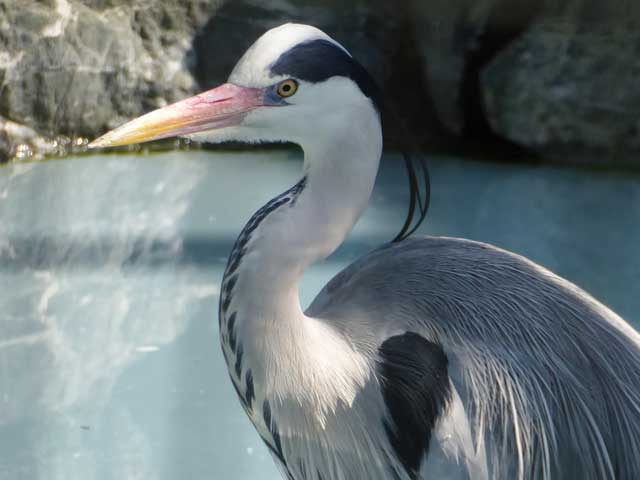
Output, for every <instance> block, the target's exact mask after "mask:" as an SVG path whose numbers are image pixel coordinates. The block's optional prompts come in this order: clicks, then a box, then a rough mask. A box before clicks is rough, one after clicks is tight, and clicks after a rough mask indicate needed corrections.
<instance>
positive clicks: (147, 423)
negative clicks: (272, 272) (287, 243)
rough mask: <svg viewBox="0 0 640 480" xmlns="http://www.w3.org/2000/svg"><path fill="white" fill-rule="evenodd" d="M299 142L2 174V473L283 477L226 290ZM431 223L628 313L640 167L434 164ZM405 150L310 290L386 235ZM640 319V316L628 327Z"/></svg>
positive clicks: (290, 170)
mask: <svg viewBox="0 0 640 480" xmlns="http://www.w3.org/2000/svg"><path fill="white" fill-rule="evenodd" d="M297 156H298V154H297V153H296V152H295V151H286V150H285V151H269V152H267V153H260V152H253V153H239V152H225V153H216V154H213V153H207V152H182V153H165V154H156V155H149V156H133V157H126V156H93V157H85V158H81V159H73V160H72V159H69V160H64V161H56V162H47V163H42V164H30V165H20V164H18V165H10V166H6V167H4V168H0V218H2V223H1V224H0V291H1V292H2V293H1V294H0V326H1V330H0V378H1V382H0V385H1V388H0V406H1V407H2V408H0V478H7V479H9V478H10V479H44V478H46V479H76V478H77V479H83V480H85V479H86V480H93V479H111V478H127V479H128V478H133V479H135V478H140V479H167V480H169V479H171V480H174V479H176V478H194V479H200V478H213V479H225V480H227V479H229V480H234V479H249V478H260V479H276V478H279V476H278V473H277V471H276V470H275V467H274V466H273V464H272V462H271V459H270V458H269V455H268V453H267V451H266V449H265V448H264V447H263V446H262V445H261V443H260V441H259V440H258V437H257V435H256V434H255V433H254V432H253V430H252V427H251V426H250V425H249V423H248V421H247V420H246V418H245V416H244V413H243V412H242V411H241V408H240V407H239V404H238V403H237V401H236V399H235V395H234V393H233V392H232V388H231V386H230V384H229V381H228V379H227V374H226V369H225V366H224V362H223V361H222V359H221V355H220V352H219V348H218V341H217V330H216V329H217V296H218V286H219V281H220V279H221V275H222V268H223V267H224V264H225V262H226V255H227V253H228V251H229V249H230V246H231V243H232V241H233V240H234V238H235V235H236V234H237V232H238V231H239V230H240V228H241V227H242V224H243V222H244V221H245V220H246V219H247V218H248V217H249V216H250V214H251V213H252V211H253V210H255V209H256V208H257V207H258V206H260V205H261V204H262V203H264V202H265V201H266V200H268V199H269V198H270V197H271V196H273V195H274V194H276V193H278V192H279V191H282V190H284V189H285V188H287V187H288V186H289V185H291V184H292V183H293V182H295V180H296V179H297V177H298V175H299V169H300V162H299V159H298V158H297ZM431 168H432V177H433V181H434V185H433V209H432V211H431V214H430V218H429V221H428V225H427V228H426V231H428V232H429V233H432V234H442V235H450V236H463V237H468V238H473V239H477V240H483V241H489V242H492V243H495V244H497V245H499V246H502V247H504V248H508V249H511V250H514V251H516V252H518V253H522V254H524V255H526V256H529V257H531V258H532V259H534V260H535V261H538V262H540V263H542V264H543V265H545V266H548V267H550V268H552V269H553V270H555V271H556V272H557V273H559V274H561V275H563V276H566V277H567V278H569V279H571V280H572V281H574V282H576V283H578V284H579V285H581V286H583V287H585V288H586V289H587V290H589V291H590V292H592V293H593V294H594V295H596V296H597V297H598V298H600V299H602V300H603V301H604V302H605V303H607V304H609V305H610V306H612V307H613V308H614V309H615V310H617V311H618V312H619V313H621V314H622V315H623V316H625V317H626V318H627V319H628V320H630V321H634V322H637V321H638V320H639V319H640V298H639V297H638V296H636V295H633V292H634V291H635V290H636V285H638V282H639V281H640V256H639V255H637V252H636V248H637V245H638V244H640V178H638V177H637V176H636V177H634V176H632V175H627V174H623V173H606V172H595V171H586V170H575V169H571V168H561V167H535V166H518V167H516V166H508V165H498V164H489V163H476V162H469V161H462V160H457V159H452V158H434V159H432V161H431ZM405 199H406V190H405V186H404V173H403V171H402V169H401V162H389V163H388V164H387V165H385V167H384V169H383V172H382V174H381V175H380V178H379V183H378V186H377V188H376V191H375V193H374V199H373V204H374V206H373V208H372V209H371V210H370V211H369V212H368V213H367V215H366V217H365V218H364V220H363V221H362V222H361V223H360V224H359V225H358V227H357V228H356V231H355V232H354V234H353V235H352V236H351V238H350V240H349V242H348V243H347V244H346V245H344V246H343V247H341V249H340V250H339V251H338V252H337V253H336V255H334V256H333V257H332V258H331V259H330V260H329V261H327V262H325V263H323V264H321V265H318V266H317V267H315V268H314V269H313V270H312V271H311V272H309V273H308V274H307V275H306V276H305V283H304V286H303V292H302V297H303V302H305V303H308V302H309V301H310V300H311V299H312V298H313V296H314V295H315V293H316V292H317V290H318V289H319V288H320V287H321V285H323V284H324V282H325V281H326V280H327V279H328V278H329V277H330V276H331V275H332V274H333V273H334V272H336V271H337V270H338V269H339V268H341V267H342V266H343V265H345V264H347V263H349V262H351V261H353V260H354V259H355V258H357V257H358V256H360V255H361V254H362V253H364V252H365V251H367V250H369V249H371V248H373V247H375V246H376V245H377V244H379V243H381V242H383V241H384V240H386V239H388V238H391V237H392V236H393V235H394V233H395V230H396V229H397V228H399V226H400V224H401V223H402V220H403V215H404V200H405ZM636 325H637V323H636Z"/></svg>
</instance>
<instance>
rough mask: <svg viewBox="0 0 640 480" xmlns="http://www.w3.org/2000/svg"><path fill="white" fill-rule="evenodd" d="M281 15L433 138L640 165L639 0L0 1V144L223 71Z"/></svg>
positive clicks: (416, 136) (86, 128)
mask: <svg viewBox="0 0 640 480" xmlns="http://www.w3.org/2000/svg"><path fill="white" fill-rule="evenodd" d="M286 21H293V22H303V23H311V24H313V25H316V26H318V27H319V28H321V29H323V30H325V31H326V32H327V33H328V34H329V35H331V36H334V37H335V38H337V39H338V40H339V41H340V42H342V43H343V44H344V45H345V46H346V47H347V48H348V49H349V50H350V51H351V52H352V53H353V55H354V56H355V57H356V58H357V59H359V60H360V61H361V62H362V63H363V64H364V65H365V67H366V68H367V69H368V70H369V71H370V72H371V73H372V74H373V75H374V77H375V78H376V80H377V81H378V83H379V85H380V86H381V87H382V88H383V90H384V92H385V94H386V96H387V99H388V100H389V101H390V103H391V104H393V105H394V106H395V109H396V111H397V112H398V113H399V114H400V117H401V118H402V122H400V123H404V125H402V127H401V128H402V130H403V131H405V130H407V131H408V132H410V134H411V137H412V139H413V140H414V143H417V144H419V145H421V146H422V147H424V148H427V149H429V150H431V151H445V152H456V153H460V152H468V151H469V149H475V150H476V151H481V152H483V153H487V151H490V152H492V153H493V154H494V156H495V155H500V156H503V157H504V156H506V157H507V159H509V160H514V159H517V158H527V159H532V158H541V159H544V160H548V161H553V162H573V163H597V164H606V165H635V166H637V165H638V150H639V149H640V127H639V121H640V120H639V117H638V111H639V110H640V89H638V88H637V85H638V82H637V79H638V75H639V74H640V55H638V53H639V50H640V46H639V45H640V29H639V28H638V27H639V26H640V3H638V2H637V1H635V0H613V1H607V2H603V1H600V0H456V1H451V0H400V1H397V2H389V1H385V0H340V1H337V0H301V1H293V0H226V1H225V0H208V1H205V0H184V1H171V0H132V1H119V0H86V1H79V0H2V1H0V159H5V160H7V159H9V158H11V157H15V156H16V155H19V156H25V155H29V151H30V150H32V149H35V150H37V151H40V152H43V153H49V152H54V153H55V152H57V153H68V151H69V149H70V148H71V147H72V146H74V145H75V146H76V147H78V146H79V147H82V145H83V142H84V143H86V139H87V138H93V137H96V136H98V135H99V134H101V133H103V132H104V131H106V130H108V129H111V128H113V127H115V126H117V125H119V124H120V123H122V122H123V121H125V120H127V119H129V118H132V117H135V116H137V115H140V114H141V113H143V112H146V111H148V110H150V109H152V108H156V107H159V106H162V105H165V104H166V103H168V102H173V101H175V100H178V99H181V98H183V97H185V96H187V95H191V94H193V93H195V92H198V91H200V90H203V89H206V88H209V87H211V86H213V85H216V84H219V83H221V82H224V81H225V79H226V78H227V76H228V74H229V72H230V71H231V68H232V67H233V65H234V64H235V62H236V61H237V59H238V58H239V56H240V55H241V54H242V53H243V52H244V51H245V49H246V48H247V47H248V46H249V45H250V44H251V43H252V42H253V41H254V39H255V38H257V36H259V35H260V34H261V33H263V32H264V31H265V30H267V29H269V28H271V27H274V26H276V25H279V24H281V23H283V22H286ZM396 123H398V122H392V124H390V125H389V126H388V127H387V130H388V132H387V134H388V137H389V138H388V140H389V142H388V143H389V145H391V144H392V143H393V140H394V138H397V135H395V134H394V133H395V132H394V131H393V127H394V125H395V124H396ZM395 126H397V125H395ZM45 140H49V141H48V142H47V141H45Z"/></svg>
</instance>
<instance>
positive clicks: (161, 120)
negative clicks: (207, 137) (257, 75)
mask: <svg viewBox="0 0 640 480" xmlns="http://www.w3.org/2000/svg"><path fill="white" fill-rule="evenodd" d="M262 105H264V90H263V89H261V88H248V87H239V86H237V85H233V84H231V83H225V84H224V85H221V86H219V87H217V88H214V89H213V90H208V91H206V92H203V93H201V94H199V95H196V96H195V97H191V98H187V99H185V100H181V101H179V102H176V103H173V104H171V105H168V106H166V107H163V108H159V109H158V110H154V111H152V112H150V113H147V114H146V115H143V116H141V117H138V118H136V119H134V120H131V121H130V122H128V123H125V124H124V125H122V126H120V127H118V128H116V129H115V130H111V131H110V132H108V133H106V134H104V135H103V136H101V137H100V138H98V139H96V140H94V141H93V142H91V143H90V144H89V148H102V147H117V146H120V145H130V144H132V143H142V142H149V141H151V140H158V139H161V138H168V137H176V136H180V135H188V134H191V133H197V132H201V131H204V130H212V129H218V128H224V127H230V126H234V125H239V124H240V123H241V122H242V120H243V119H244V117H245V116H246V115H247V113H249V112H250V111H251V110H253V109H254V108H256V107H259V106H262Z"/></svg>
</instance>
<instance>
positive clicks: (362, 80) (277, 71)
mask: <svg viewBox="0 0 640 480" xmlns="http://www.w3.org/2000/svg"><path fill="white" fill-rule="evenodd" d="M270 69H271V73H272V74H274V75H286V76H291V77H294V78H297V79H299V80H304V81H306V82H311V83H318V82H323V81H325V80H328V79H329V78H331V77H336V76H340V77H347V78H350V79H351V80H353V81H354V82H355V83H356V85H358V87H359V88H360V90H361V91H362V93H364V94H365V95H366V96H367V97H369V98H370V99H371V101H372V102H373V104H374V106H375V108H376V109H377V110H378V112H381V106H382V104H381V94H380V90H379V89H378V86H377V85H376V84H375V82H374V80H373V78H371V75H369V73H368V72H367V71H366V70H365V69H364V67H363V66H362V65H360V64H359V63H358V62H357V61H355V60H354V59H353V58H352V57H351V56H350V55H349V54H348V53H347V52H345V51H344V50H343V49H342V48H340V47H339V46H337V45H336V44H334V43H332V42H330V41H328V40H310V41H308V42H304V43H300V44H298V45H296V46H295V47H292V48H291V49H289V50H287V51H286V52H284V53H283V54H282V55H280V57H279V58H278V59H277V60H276V61H275V62H274V63H272V64H271V66H270Z"/></svg>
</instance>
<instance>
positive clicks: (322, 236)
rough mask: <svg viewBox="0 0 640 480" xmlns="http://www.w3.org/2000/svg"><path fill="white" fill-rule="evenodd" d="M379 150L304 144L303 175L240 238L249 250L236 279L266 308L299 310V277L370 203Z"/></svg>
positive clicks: (335, 243) (337, 242)
mask: <svg viewBox="0 0 640 480" xmlns="http://www.w3.org/2000/svg"><path fill="white" fill-rule="evenodd" d="M379 156H380V149H375V148H372V147H368V148H362V147H360V148H357V146H356V145H354V144H353V143H351V144H348V143H347V144H346V145H345V144H344V143H342V144H340V145H336V144H334V145H332V146H328V147H324V148H314V146H313V145H311V146H308V147H306V148H305V166H304V177H303V179H302V180H301V181H300V182H298V184H296V186H294V187H292V188H291V189H290V190H288V191H287V192H285V193H283V194H281V195H279V196H278V197H275V198H274V199H273V200H272V201H271V202H269V203H268V204H267V205H265V206H264V207H263V209H261V210H260V211H259V212H258V213H257V214H256V215H255V216H254V218H252V220H251V221H250V222H249V223H248V224H247V227H245V231H247V230H251V232H250V233H249V236H250V238H244V239H243V235H241V237H240V239H239V242H244V245H243V249H244V250H245V251H244V253H243V257H244V258H243V259H242V262H241V263H242V264H241V265H240V266H239V267H238V282H239V283H241V284H242V289H243V291H245V292H250V295H252V296H253V297H254V298H256V299H257V298H260V301H259V303H257V304H258V305H259V309H260V311H261V312H262V313H263V314H264V313H266V312H268V311H271V310H272V312H271V313H272V314H274V315H276V316H278V317H279V318H282V316H281V315H283V314H284V313H285V312H283V311H282V307H283V305H284V306H286V307H287V308H288V309H291V308H294V309H295V310H296V313H301V308H300V305H299V302H298V284H299V280H300V278H301V276H302V274H303V273H304V271H305V270H306V269H307V268H308V267H309V266H310V265H312V264H313V263H315V262H317V261H320V260H323V259H325V258H326V257H327V256H329V255H330V254H331V253H333V252H334V251H335V249H336V248H338V246H340V244H342V242H343V241H344V239H345V237H346V236H347V235H348V233H349V232H350V231H351V229H352V228H353V226H354V224H355V223H356V222H357V220H358V218H359V217H360V215H361V214H362V212H363V211H364V210H365V209H366V207H367V204H368V202H369V198H370V196H371V191H372V189H373V185H374V182H375V177H376V173H377V169H378V162H379ZM256 224H257V225H256ZM244 235H246V234H244ZM238 286H239V287H240V284H239V285H238ZM250 303H253V302H250ZM287 313H288V314H289V315H291V314H292V313H293V312H287Z"/></svg>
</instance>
